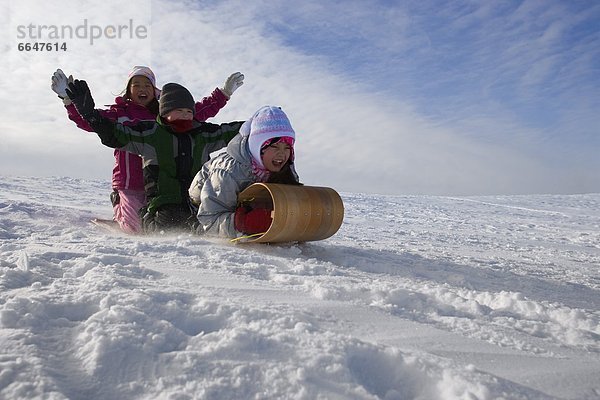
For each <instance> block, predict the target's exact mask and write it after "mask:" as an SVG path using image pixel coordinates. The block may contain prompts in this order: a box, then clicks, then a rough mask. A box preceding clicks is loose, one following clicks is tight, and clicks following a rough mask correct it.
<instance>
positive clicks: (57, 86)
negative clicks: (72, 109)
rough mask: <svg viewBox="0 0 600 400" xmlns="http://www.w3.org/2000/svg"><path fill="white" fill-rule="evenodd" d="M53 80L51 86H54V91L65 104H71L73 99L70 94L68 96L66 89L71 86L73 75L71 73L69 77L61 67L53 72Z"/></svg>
mask: <svg viewBox="0 0 600 400" xmlns="http://www.w3.org/2000/svg"><path fill="white" fill-rule="evenodd" d="M51 81H52V85H51V86H50V87H51V88H52V91H53V92H54V93H56V94H57V95H58V97H60V98H61V100H62V101H63V103H65V105H69V104H71V100H70V99H69V96H67V92H66V90H67V88H68V87H69V83H70V82H73V75H69V77H68V78H67V76H66V75H65V73H64V72H63V71H62V69H60V68H59V69H57V70H56V72H55V73H54V74H52V78H51Z"/></svg>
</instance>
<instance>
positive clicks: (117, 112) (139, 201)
mask: <svg viewBox="0 0 600 400" xmlns="http://www.w3.org/2000/svg"><path fill="white" fill-rule="evenodd" d="M243 80H244V75H242V74H241V73H239V72H236V73H234V74H232V75H231V76H229V78H227V80H226V82H225V85H224V87H223V88H222V89H218V88H217V89H215V90H214V91H213V92H212V93H211V95H210V96H209V97H204V98H203V99H202V100H201V101H199V102H198V103H196V104H195V119H196V120H197V121H199V122H201V121H205V120H206V119H208V118H210V117H214V116H215V115H216V114H217V113H218V112H219V110H220V109H221V108H223V107H224V106H225V104H227V101H228V99H229V98H230V97H231V95H232V94H233V92H234V91H235V90H236V89H237V88H239V87H240V86H241V85H243V83H244V82H243ZM72 81H73V77H72V76H71V77H69V79H67V77H66V75H65V74H64V73H63V71H61V70H60V69H58V70H57V71H56V72H55V73H54V75H53V76H52V90H54V92H55V93H57V94H58V97H60V98H61V99H63V103H64V104H65V107H66V109H67V114H68V116H69V119H70V120H72V121H73V122H75V123H76V124H77V126H78V127H79V128H81V129H83V130H86V131H92V128H91V127H90V126H89V125H88V123H87V122H86V121H85V120H84V119H83V118H82V117H81V116H80V115H79V113H78V112H77V110H76V108H75V106H74V105H73V104H71V100H70V99H69V97H68V96H67V95H66V92H65V90H66V88H67V85H68V83H69V82H72ZM159 96H160V90H158V89H157V88H156V79H155V77H154V73H153V72H152V70H151V69H150V68H148V67H143V66H135V67H133V69H132V70H131V72H130V73H129V75H128V77H127V85H126V87H125V91H124V96H119V97H117V98H115V104H113V105H111V106H110V108H108V109H106V110H99V112H100V114H101V115H102V116H104V117H106V118H108V119H110V120H111V121H117V122H120V123H122V124H125V125H135V124H137V123H138V122H140V121H154V120H155V119H156V116H157V114H158V98H159ZM114 155H115V166H114V168H113V175H112V188H113V192H112V193H111V196H110V198H111V202H112V205H113V212H114V220H115V221H116V222H117V223H118V224H119V226H120V227H121V229H122V230H123V231H124V232H127V233H132V234H135V233H140V232H141V231H142V226H141V219H140V216H139V210H140V209H141V208H142V207H143V206H144V205H145V204H146V195H145V191H144V177H143V173H142V159H141V158H140V157H139V156H138V155H137V154H133V153H129V152H127V151H123V150H119V149H116V150H115V151H114Z"/></svg>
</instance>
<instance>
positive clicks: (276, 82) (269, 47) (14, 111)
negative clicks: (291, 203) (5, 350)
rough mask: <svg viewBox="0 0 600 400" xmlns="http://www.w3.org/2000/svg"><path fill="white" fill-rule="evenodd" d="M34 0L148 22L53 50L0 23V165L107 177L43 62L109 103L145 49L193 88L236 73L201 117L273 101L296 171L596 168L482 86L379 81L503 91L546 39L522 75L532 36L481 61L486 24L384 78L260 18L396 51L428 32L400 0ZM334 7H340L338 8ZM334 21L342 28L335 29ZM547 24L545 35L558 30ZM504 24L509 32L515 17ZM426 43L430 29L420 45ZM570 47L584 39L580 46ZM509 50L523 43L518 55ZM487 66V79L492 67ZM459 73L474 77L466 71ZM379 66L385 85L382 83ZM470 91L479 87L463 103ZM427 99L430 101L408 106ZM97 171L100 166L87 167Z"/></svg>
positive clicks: (547, 62)
mask: <svg viewBox="0 0 600 400" xmlns="http://www.w3.org/2000/svg"><path fill="white" fill-rule="evenodd" d="M33 3H35V5H36V7H35V11H36V13H34V14H33V15H34V17H35V18H36V19H38V20H37V21H33V22H34V23H39V24H41V23H45V24H52V23H60V24H64V23H67V22H68V23H73V24H77V23H80V22H81V21H82V20H83V19H85V18H87V19H88V21H89V23H90V24H91V23H93V24H96V25H103V26H106V25H107V24H116V23H120V22H121V21H125V22H127V21H128V20H129V19H131V18H133V19H134V20H136V21H139V22H138V23H139V24H148V25H149V27H150V28H151V29H149V34H150V35H149V38H148V41H146V40H134V41H130V40H112V41H110V40H104V41H101V40H98V42H97V43H95V44H94V45H93V46H90V45H89V44H87V43H86V42H85V41H82V40H80V41H79V42H78V41H76V40H71V41H69V45H70V49H69V51H67V52H63V53H60V52H53V53H45V54H32V53H29V54H26V53H19V52H17V51H16V49H15V48H14V46H15V43H16V39H15V32H14V31H12V32H8V37H6V36H5V37H3V38H2V44H3V46H2V49H3V50H2V54H3V57H7V58H8V59H9V60H10V61H9V63H8V64H6V63H5V64H4V65H2V66H0V72H1V73H2V75H3V76H9V77H10V78H9V79H7V80H2V82H0V90H2V92H3V93H7V94H10V95H9V96H3V97H2V99H0V108H1V109H2V110H3V111H2V119H3V123H2V124H3V126H4V129H3V131H4V132H5V133H4V134H3V136H4V138H3V139H4V140H5V143H10V148H7V147H6V146H3V148H2V150H0V168H1V170H2V171H6V170H8V167H9V166H10V171H17V172H16V173H21V172H23V173H25V172H26V171H30V173H31V174H39V175H42V174H53V175H54V174H58V175H73V176H83V177H90V175H95V176H98V177H100V178H107V179H108V177H109V176H110V171H111V169H112V159H111V156H110V154H111V150H110V149H107V148H103V147H102V145H101V144H100V142H99V140H98V139H97V138H95V137H94V135H93V134H89V133H85V132H83V131H80V130H78V129H77V128H75V126H74V125H73V124H72V123H71V122H70V121H68V120H67V118H66V115H65V112H64V110H63V109H62V105H61V104H60V101H59V100H58V99H57V98H56V96H55V95H54V93H52V92H51V91H50V88H49V86H50V76H51V74H52V72H53V71H54V70H55V69H56V68H58V67H61V68H63V69H64V70H65V71H66V72H67V73H73V74H74V75H75V76H76V77H80V78H84V79H86V80H88V82H89V84H90V87H91V89H92V93H93V95H94V98H95V100H96V104H97V106H98V107H101V106H102V105H104V104H109V103H112V100H113V98H114V95H115V94H117V93H118V92H119V91H120V90H122V89H123V87H124V84H125V78H126V75H127V73H128V71H129V70H130V69H131V67H132V66H133V65H140V64H142V65H144V64H147V65H150V66H151V67H152V68H153V69H154V71H155V73H156V75H157V80H158V83H159V84H164V83H167V82H173V81H174V82H179V83H181V84H183V85H185V86H187V87H188V88H189V89H190V90H191V91H192V93H193V94H194V96H195V97H196V98H199V97H202V96H205V95H208V94H209V93H210V92H211V91H212V90H213V89H214V88H215V87H217V86H220V85H222V84H223V82H224V80H225V78H226V77H227V76H228V75H229V74H230V73H232V72H235V71H242V72H243V73H244V74H245V75H246V81H245V84H244V86H242V87H241V88H240V89H239V91H238V92H236V93H235V94H234V96H233V98H232V99H231V101H230V103H229V104H228V105H227V106H226V107H225V108H224V109H223V110H222V111H221V112H220V113H219V114H218V115H217V116H216V117H215V118H213V121H215V122H224V121H230V120H240V119H245V118H247V117H248V116H250V115H251V114H252V113H253V112H254V111H255V110H256V109H257V108H258V107H260V106H261V105H264V104H275V105H280V106H282V107H283V109H284V110H285V111H286V113H287V114H288V116H289V117H290V119H291V120H292V123H293V125H294V127H295V128H296V130H297V132H298V144H297V154H298V165H297V169H298V170H299V172H300V174H301V178H302V180H303V181H304V182H305V183H307V184H314V185H327V186H332V187H335V188H337V189H338V190H343V191H354V192H379V193H432V194H445V193H447V194H474V193H480V194H485V193H526V192H529V193H531V192H565V191H586V190H596V191H597V190H600V182H599V179H600V178H595V172H594V171H593V170H591V168H590V165H591V166H594V165H595V166H598V163H597V162H595V164H594V161H587V160H591V158H589V159H588V158H586V157H583V158H582V159H581V160H579V162H578V161H577V160H573V159H572V158H569V157H566V156H565V157H563V156H560V155H559V156H556V154H554V153H553V149H554V148H555V147H554V146H549V145H548V142H546V139H545V137H546V135H548V132H543V131H541V130H540V129H539V128H537V127H535V125H529V126H528V125H527V124H523V121H522V119H521V118H520V117H517V116H516V115H515V114H514V112H513V111H511V109H510V107H509V105H508V104H506V103H503V102H502V101H500V100H499V99H494V98H493V96H492V97H488V96H491V92H490V93H488V95H484V96H483V97H478V98H475V99H469V98H468V96H464V95H465V94H469V93H470V92H469V91H467V90H466V88H465V87H462V88H461V87H458V86H457V87H456V89H457V91H458V92H462V93H461V94H462V95H461V96H458V95H457V96H455V97H452V96H451V95H449V94H448V93H440V96H441V97H438V96H432V93H430V92H427V91H423V93H418V92H414V91H408V90H407V91H397V90H391V88H393V87H397V86H395V85H398V84H400V85H411V86H415V85H423V87H427V85H429V88H430V89H435V88H436V87H440V85H445V86H447V85H448V84H449V83H452V82H455V83H460V82H469V84H470V85H472V86H473V87H474V88H476V90H479V91H480V92H481V93H484V92H485V90H486V89H487V90H490V91H494V90H497V88H498V87H503V90H511V87H510V85H512V84H513V83H510V81H509V80H507V79H508V78H507V76H508V77H510V76H513V75H519V76H520V77H521V78H522V79H527V82H530V83H531V84H532V85H535V84H537V83H538V82H543V80H544V79H545V77H546V76H547V75H548V74H549V73H550V72H551V71H552V69H553V68H554V66H553V65H554V64H555V59H554V58H555V57H556V54H553V53H552V52H548V54H543V57H544V58H543V59H542V60H541V62H539V63H538V64H536V65H539V67H536V68H537V69H530V70H529V74H530V75H529V76H526V74H522V70H523V64H525V63H528V62H533V60H534V58H535V57H536V56H535V55H531V56H528V53H529V52H531V48H532V45H534V44H537V42H533V43H529V42H528V41H527V40H524V41H520V42H519V41H514V42H512V43H511V47H510V48H508V49H506V51H507V52H506V53H502V52H501V53H498V54H497V55H498V57H499V58H498V63H497V65H494V64H492V63H490V61H489V59H490V58H491V57H492V56H493V55H494V54H493V52H490V48H489V46H488V44H489V43H491V42H487V40H492V39H481V41H480V42H479V43H473V44H470V46H472V47H471V50H472V51H473V60H474V61H476V62H478V63H480V64H479V65H475V67H474V68H473V69H466V70H460V69H457V68H454V69H453V68H451V69H449V70H448V71H444V70H443V68H440V70H439V72H440V74H431V75H430V76H428V77H427V78H428V79H427V80H425V81H422V82H420V81H419V82H411V81H409V80H408V78H407V75H405V74H404V73H397V71H395V70H393V68H394V67H395V66H397V65H398V64H397V63H395V62H394V63H391V64H390V68H392V69H390V71H389V72H388V73H387V74H386V75H384V78H383V79H382V78H381V77H379V76H375V77H367V76H362V75H361V73H362V72H360V71H361V70H352V69H351V68H348V69H342V70H340V69H339V65H338V64H337V63H336V62H335V57H336V55H337V54H340V52H341V49H343V46H338V47H337V48H336V47H335V45H334V43H332V42H328V41H327V37H324V38H323V43H324V44H325V45H327V46H332V47H330V50H331V51H332V52H334V53H332V54H331V55H329V54H327V53H326V52H322V51H319V52H315V53H311V51H310V48H306V47H305V48H303V47H301V46H300V44H293V45H292V44H290V43H287V41H288V40H289V38H288V37H286V34H287V33H288V32H277V30H276V29H275V28H276V27H277V23H282V24H283V23H286V24H291V25H289V26H288V30H289V32H294V31H298V32H300V31H301V30H302V29H303V28H306V27H307V25H306V24H308V23H309V22H311V23H312V24H313V25H311V26H313V27H314V26H317V27H318V24H325V23H327V24H328V25H327V26H326V28H325V30H326V31H331V32H338V33H337V35H338V36H337V37H336V38H339V39H340V40H344V39H356V38H358V39H360V40H364V41H366V43H369V42H371V43H373V44H374V47H373V48H372V49H371V50H365V51H366V53H365V54H359V55H357V56H364V57H366V58H367V59H368V57H374V56H382V55H386V54H387V55H389V56H390V57H395V56H397V55H398V54H401V52H402V51H411V54H413V55H416V54H418V52H419V51H420V48H419V46H420V45H422V44H423V43H425V42H426V39H427V34H425V31H426V27H425V26H424V25H422V26H418V24H417V22H419V21H421V22H422V18H423V16H421V17H420V19H419V20H418V21H412V20H411V19H410V15H409V12H408V11H407V10H403V9H401V8H395V7H387V8H386V9H385V13H380V12H379V11H377V10H367V9H366V8H365V6H364V5H362V3H357V2H356V3H350V4H349V5H347V6H343V7H345V8H343V9H341V8H340V7H342V5H341V4H342V3H340V5H338V6H337V7H335V6H323V5H317V4H316V3H312V2H305V3H301V5H298V7H295V8H294V9H293V10H290V9H289V6H286V4H287V3H284V2H281V3H277V2H275V3H272V2H259V3H252V4H246V3H241V2H237V1H230V2H227V1H225V2H219V3H210V4H204V3H201V2H200V3H198V2H190V1H178V2H157V1H155V2H152V3H151V5H150V3H149V2H142V4H141V5H140V3H135V4H131V5H126V4H130V3H123V2H116V1H114V2H112V1H111V2H104V3H102V5H96V4H95V3H93V2H87V1H84V2H75V1H72V2H65V3H64V4H65V5H66V6H61V13H58V12H57V10H56V8H55V6H54V5H51V4H45V3H44V2H42V1H41V0H40V1H34V2H31V3H27V4H33ZM38 3H39V4H38ZM61 4H62V3H61ZM242 4H244V6H242ZM144 5H145V6H144ZM38 6H39V7H38ZM344 9H345V10H347V11H348V12H347V13H340V11H341V10H344ZM117 10H118V13H117ZM482 10H483V11H482ZM24 11H26V10H25V8H23V6H22V5H21V3H19V4H17V2H16V1H12V2H11V3H10V6H9V12H8V15H9V16H10V22H11V24H12V25H14V23H15V22H17V21H19V20H22V18H24V17H23V15H25V14H26V13H24ZM442 11H443V12H447V13H450V12H452V10H442ZM520 11H521V12H522V11H523V10H520ZM361 13H365V14H364V15H362V14H361ZM333 14H339V18H337V19H330V17H331V15H333ZM472 14H473V16H470V18H469V19H470V20H471V22H467V20H466V19H463V20H462V21H461V23H462V24H463V25H465V26H470V25H472V24H475V23H476V22H475V21H476V19H477V18H486V16H487V18H492V17H489V15H490V14H493V10H492V11H490V10H489V9H488V10H484V8H483V7H482V8H480V9H479V10H474V11H473V12H472ZM99 15H100V16H99ZM117 16H118V17H117ZM295 17H298V18H297V19H294V18H295ZM311 17H313V18H314V20H312V21H311ZM465 18H466V16H465ZM65 21H67V22H65ZM381 21H383V24H384V28H389V29H393V30H394V32H395V33H397V34H398V35H397V36H398V38H399V40H400V43H401V44H396V42H390V46H391V49H390V50H389V53H388V52H387V51H386V49H385V48H384V47H385V46H384V44H385V39H383V38H385V35H384V33H385V32H382V31H378V23H379V22H381ZM294 24H297V25H294ZM315 24H316V25H315ZM352 24H354V26H351V25H352ZM490 24H491V25H492V26H495V27H496V28H495V30H494V31H492V32H491V33H490V35H491V36H492V37H493V36H494V35H496V37H497V36H498V35H499V34H500V32H499V31H498V29H500V28H502V29H504V27H505V26H504V25H502V23H501V21H499V20H498V19H495V20H494V19H493V18H492V20H491V21H490ZM494 24H495V25H494ZM342 26H345V27H347V28H346V29H344V30H339V31H338V30H336V29H337V28H338V27H342ZM350 28H352V29H350ZM421 29H422V30H421ZM519 29H520V28H519ZM549 29H550V30H552V32H555V34H556V32H558V31H559V30H558V28H549ZM347 32H357V33H356V35H358V36H356V37H354V36H352V37H348V36H345V35H348V33H347ZM548 32H549V31H548ZM319 33H320V32H319V31H317V32H315V35H318V34H319ZM509 35H514V37H520V34H519V32H518V29H517V30H516V31H512V32H510V33H509ZM436 40H438V39H436ZM552 40H556V39H555V38H554V37H553V38H552ZM552 40H549V39H548V36H546V38H545V39H544V41H545V42H548V43H549V42H552ZM6 43H8V44H9V46H6ZM439 45H440V43H439V42H437V43H434V44H433V46H434V47H435V46H439ZM361 48H364V49H367V48H368V46H365V47H361ZM431 51H436V52H438V51H441V49H440V48H434V49H429V50H426V52H430V53H429V54H427V55H425V58H421V59H416V60H410V59H407V60H404V61H403V63H405V64H402V65H404V66H406V67H407V68H415V67H418V66H419V64H418V63H419V62H422V61H424V60H426V59H430V57H431V55H432V54H431ZM578 52H579V53H580V54H582V55H583V54H584V51H583V49H580V50H578ZM421 56H423V54H421ZM521 56H522V57H526V58H525V59H524V60H523V61H522V63H521V64H520V62H519V60H518V57H521ZM374 62H375V61H374ZM376 62H377V64H378V66H376V67H373V68H371V67H369V66H365V67H364V68H365V69H363V70H362V71H372V72H373V73H374V74H379V73H380V71H381V68H383V67H382V66H384V65H385V60H383V61H381V60H376ZM411 63H412V64H411ZM574 63H575V64H574V65H577V68H578V69H579V70H580V71H581V72H580V73H581V74H586V73H587V71H588V67H587V62H586V61H582V60H579V61H574ZM453 74H459V75H453ZM414 76H417V75H414ZM493 76H499V77H501V78H500V80H499V81H498V82H492V81H491V80H490V78H491V77H493ZM470 77H475V78H476V79H475V80H472V79H471V80H469V79H470ZM477 78H484V79H485V80H483V81H479V80H477ZM386 79H387V82H389V84H390V86H387V85H386ZM563 79H566V78H563ZM403 81H404V82H405V83H402V82H403ZM523 82H525V81H523ZM507 84H508V85H509V86H506V85H507ZM497 85H499V86H497ZM450 86H451V85H450ZM406 87H407V88H408V86H406ZM469 90H472V89H471V88H469ZM433 92H434V93H433V94H435V90H433ZM471 93H472V92H471ZM484 94H485V93H484ZM443 96H446V97H445V101H444V97H443ZM478 99H485V100H484V101H481V102H478V101H477V100H478ZM428 101H429V102H430V103H431V105H432V106H431V107H430V108H429V109H428V108H423V104H426V103H427V102H428ZM594 104H595V103H594V102H592V104H591V105H590V109H591V108H592V107H591V106H593V105H594ZM440 107H443V108H440ZM589 115H590V114H586V113H584V114H583V115H581V118H579V120H584V121H585V120H586V118H588V119H589V118H590V117H589ZM589 121H590V122H591V123H593V122H594V121H597V119H594V118H591V119H589ZM562 123H563V125H565V126H569V124H572V123H573V121H568V120H566V119H563V122H562ZM557 132H558V131H557ZM556 135H559V133H556ZM573 151H576V150H575V149H574V150H573ZM588 151H589V150H588ZM10 152H14V153H16V154H19V155H20V156H21V157H22V158H23V160H26V161H24V165H22V166H21V168H19V169H15V168H14V163H16V162H18V160H19V159H20V158H15V157H9V153H10ZM28 154H30V155H32V157H28V156H27V155H28ZM57 160H62V161H57ZM552 160H559V161H560V162H561V163H562V164H561V167H557V168H555V167H554V166H553V162H554V161H552ZM584 160H586V162H588V163H587V164H586V163H585V162H584ZM590 162H591V163H592V164H590ZM96 171H102V172H101V173H100V174H99V175H96V174H98V172H96ZM574 182H578V183H579V184H578V185H575V184H574Z"/></svg>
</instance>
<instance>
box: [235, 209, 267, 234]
mask: <svg viewBox="0 0 600 400" xmlns="http://www.w3.org/2000/svg"><path fill="white" fill-rule="evenodd" d="M234 218H235V220H234V221H235V229H236V230H238V231H240V232H243V233H246V234H250V235H252V234H254V233H262V232H266V231H267V230H268V229H269V227H270V226H271V221H272V220H271V210H268V209H265V208H255V209H254V210H251V211H246V209H245V208H244V207H239V208H238V209H237V210H235V217H234Z"/></svg>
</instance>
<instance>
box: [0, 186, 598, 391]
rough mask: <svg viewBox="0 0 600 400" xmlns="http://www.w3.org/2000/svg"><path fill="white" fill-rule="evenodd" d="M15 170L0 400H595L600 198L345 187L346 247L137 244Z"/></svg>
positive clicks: (99, 210)
mask: <svg viewBox="0 0 600 400" xmlns="http://www.w3.org/2000/svg"><path fill="white" fill-rule="evenodd" d="M108 191H109V184H108V183H106V182H100V181H82V180H76V179H70V178H54V179H48V178H26V177H0V398H1V399H35V398H39V399H275V398H277V399H319V398H321V399H387V400H389V399H499V398H502V399H552V398H560V399H598V398H600V379H599V377H600V326H599V321H600V272H599V271H600V194H590V195H572V196H555V195H544V196H542V195H539V196H494V197H492V196H488V197H469V198H448V197H429V196H374V195H361V194H344V193H342V198H343V200H344V203H345V207H346V217H345V220H344V224H343V225H342V228H341V229H340V231H339V232H338V233H337V234H336V235H334V236H333V237H332V238H330V239H328V240H325V241H321V242H313V243H304V244H290V245H286V246H267V245H234V244H231V243H229V242H227V241H224V240H217V239H207V238H203V237H197V236H191V235H184V234H182V235H179V236H166V237H132V236H127V235H124V234H123V235H119V234H109V233H107V232H104V231H102V230H100V229H99V228H97V227H95V226H93V225H91V224H90V223H89V222H88V221H89V220H90V218H92V217H97V216H100V217H105V218H109V217H110V216H111V208H110V203H109V201H108Z"/></svg>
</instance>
